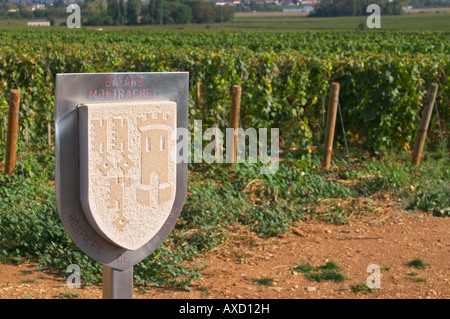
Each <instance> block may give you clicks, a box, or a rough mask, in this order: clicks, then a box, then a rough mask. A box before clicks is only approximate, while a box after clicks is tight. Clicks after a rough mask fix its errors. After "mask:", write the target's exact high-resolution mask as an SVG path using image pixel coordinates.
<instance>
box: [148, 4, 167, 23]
mask: <svg viewBox="0 0 450 319" xmlns="http://www.w3.org/2000/svg"><path fill="white" fill-rule="evenodd" d="M148 14H149V23H150V24H163V0H150V3H149V8H148Z"/></svg>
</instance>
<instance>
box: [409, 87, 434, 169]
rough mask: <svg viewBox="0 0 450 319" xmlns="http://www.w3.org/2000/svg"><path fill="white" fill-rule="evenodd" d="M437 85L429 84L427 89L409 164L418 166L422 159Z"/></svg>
mask: <svg viewBox="0 0 450 319" xmlns="http://www.w3.org/2000/svg"><path fill="white" fill-rule="evenodd" d="M437 90H438V85H437V84H436V83H433V84H431V86H430V88H429V89H428V94H427V99H426V100H425V105H424V107H423V111H422V118H421V120H420V124H419V130H418V131H417V138H416V144H415V146H414V152H413V154H412V160H411V164H413V165H419V163H420V158H421V157H422V151H423V147H424V145H425V139H426V138H427V133H428V126H429V124H430V119H431V114H432V113H433V106H434V101H435V100H436V94H437Z"/></svg>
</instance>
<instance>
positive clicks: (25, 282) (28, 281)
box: [21, 279, 36, 284]
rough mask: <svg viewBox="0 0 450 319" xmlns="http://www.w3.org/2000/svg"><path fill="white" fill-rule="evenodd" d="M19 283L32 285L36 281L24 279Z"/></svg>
mask: <svg viewBox="0 0 450 319" xmlns="http://www.w3.org/2000/svg"><path fill="white" fill-rule="evenodd" d="M21 282H22V283H24V284H32V283H35V282H36V279H24V280H22V281H21Z"/></svg>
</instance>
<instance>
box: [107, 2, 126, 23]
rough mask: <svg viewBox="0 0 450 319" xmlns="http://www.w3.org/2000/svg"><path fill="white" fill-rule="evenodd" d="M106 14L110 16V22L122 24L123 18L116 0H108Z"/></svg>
mask: <svg viewBox="0 0 450 319" xmlns="http://www.w3.org/2000/svg"><path fill="white" fill-rule="evenodd" d="M107 3H108V16H110V17H111V21H112V23H111V24H114V25H122V24H123V18H122V12H121V10H120V5H119V2H118V0H108V2H107ZM108 22H109V21H108Z"/></svg>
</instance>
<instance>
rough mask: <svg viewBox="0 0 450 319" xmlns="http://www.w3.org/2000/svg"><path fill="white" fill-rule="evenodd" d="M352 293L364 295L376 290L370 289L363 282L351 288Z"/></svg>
mask: <svg viewBox="0 0 450 319" xmlns="http://www.w3.org/2000/svg"><path fill="white" fill-rule="evenodd" d="M351 289H352V291H353V292H354V293H364V294H366V295H368V294H370V293H372V292H374V291H375V289H376V288H370V287H369V286H367V284H366V283H365V282H362V283H360V284H357V285H356V286H351Z"/></svg>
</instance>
